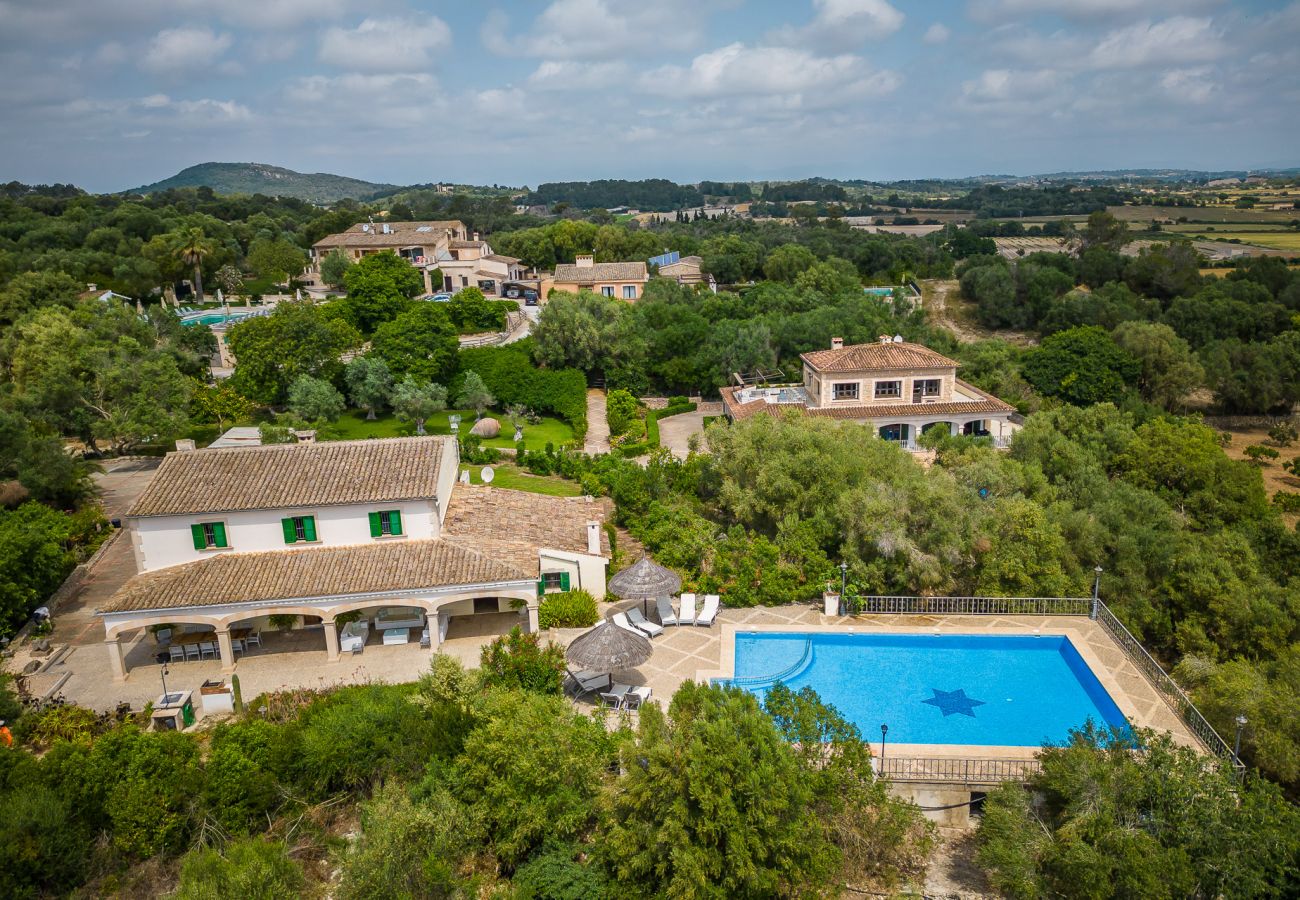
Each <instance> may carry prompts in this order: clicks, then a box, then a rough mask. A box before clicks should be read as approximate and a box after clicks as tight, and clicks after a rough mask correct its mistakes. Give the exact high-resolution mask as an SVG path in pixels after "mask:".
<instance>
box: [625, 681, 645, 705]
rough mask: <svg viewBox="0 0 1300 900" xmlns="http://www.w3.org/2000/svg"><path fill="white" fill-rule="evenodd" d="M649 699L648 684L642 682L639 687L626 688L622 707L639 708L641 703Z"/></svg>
mask: <svg viewBox="0 0 1300 900" xmlns="http://www.w3.org/2000/svg"><path fill="white" fill-rule="evenodd" d="M649 699H650V687H649V685H644V684H643V685H640V686H639V687H634V688H631V689H629V690H628V692H627V693H625V694H624V695H623V708H624V709H640V708H641V704H643V703H645V702H646V701H647V700H649Z"/></svg>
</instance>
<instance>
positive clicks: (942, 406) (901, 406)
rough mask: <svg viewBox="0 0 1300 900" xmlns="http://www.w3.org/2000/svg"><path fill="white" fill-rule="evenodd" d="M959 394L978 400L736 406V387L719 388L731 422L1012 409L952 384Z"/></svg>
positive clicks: (752, 403) (759, 402)
mask: <svg viewBox="0 0 1300 900" xmlns="http://www.w3.org/2000/svg"><path fill="white" fill-rule="evenodd" d="M956 384H957V386H958V387H960V388H961V389H962V390H963V391H965V392H967V393H970V394H974V395H976V396H978V397H979V398H980V399H978V400H958V401H953V402H949V403H858V404H854V405H853V406H828V407H821V408H809V407H806V406H801V405H798V404H794V403H779V404H778V403H768V402H767V401H765V400H751V401H750V402H748V403H737V402H736V399H735V394H736V391H738V390H740V388H739V387H725V388H722V389H721V391H720V393H721V394H722V404H723V408H724V409H725V410H726V412H727V414H728V415H730V416H731V418H733V419H748V418H749V417H750V416H753V415H760V414H761V415H769V416H775V415H780V414H781V413H782V412H783V411H785V410H787V409H789V410H794V411H795V412H797V413H801V414H806V415H810V416H821V417H823V418H827V419H885V418H889V417H891V416H898V417H902V416H948V415H955V416H966V415H976V414H978V413H1011V412H1015V411H1016V408H1015V407H1014V406H1012V405H1011V404H1009V403H1004V402H1003V401H1001V400H999V399H998V398H997V397H994V396H993V395H992V394H989V393H986V392H984V391H981V390H980V389H979V388H977V387H974V386H973V385H970V384H967V383H966V382H964V381H961V380H960V379H958V380H957V382H956Z"/></svg>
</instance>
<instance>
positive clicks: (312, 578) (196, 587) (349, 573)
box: [99, 540, 537, 613]
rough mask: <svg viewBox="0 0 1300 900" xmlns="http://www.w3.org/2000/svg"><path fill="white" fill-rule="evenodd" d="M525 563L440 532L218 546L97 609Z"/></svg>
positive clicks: (331, 590)
mask: <svg viewBox="0 0 1300 900" xmlns="http://www.w3.org/2000/svg"><path fill="white" fill-rule="evenodd" d="M536 578H537V565H536V562H535V561H534V564H533V566H532V568H531V569H522V568H520V567H517V566H514V565H511V564H510V563H509V562H506V561H504V560H500V559H493V558H489V557H488V556H486V555H484V554H482V553H476V552H474V551H472V550H470V549H467V548H466V547H464V546H461V545H459V544H453V543H449V542H447V541H440V540H421V541H398V540H392V541H382V542H376V543H373V544H358V545H355V546H348V547H312V548H310V549H298V550H271V551H266V552H263V553H217V554H214V555H212V556H210V557H208V558H207V559H202V560H199V561H198V562H192V563H185V564H184V565H179V566H171V567H169V568H166V569H159V570H157V571H154V572H146V573H144V574H143V575H137V576H135V577H134V578H132V579H131V580H130V581H128V582H127V583H126V584H124V585H123V586H122V587H121V588H120V589H119V590H118V591H117V593H115V594H113V596H112V597H110V598H109V600H108V602H107V603H106V604H104V606H102V607H101V608H100V609H99V612H100V613H113V612H134V611H139V610H152V609H178V608H181V607H189V606H213V605H222V604H230V603H257V602H261V601H267V600H305V599H310V598H322V597H337V596H347V595H349V594H368V593H383V592H388V591H413V590H424V589H428V588H436V587H452V586H461V585H471V584H494V583H498V582H503V581H534V580H536Z"/></svg>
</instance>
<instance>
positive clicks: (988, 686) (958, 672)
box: [732, 632, 1127, 747]
mask: <svg viewBox="0 0 1300 900" xmlns="http://www.w3.org/2000/svg"><path fill="white" fill-rule="evenodd" d="M777 678H779V680H780V681H782V682H783V683H784V684H785V685H786V686H787V687H789V688H791V689H792V690H796V691H797V690H799V689H800V688H803V687H806V686H808V687H812V688H813V689H814V690H815V691H817V693H818V694H819V695H820V696H821V698H822V700H823V701H825V702H827V703H830V704H831V705H833V706H835V707H836V708H837V709H838V710H839V711H840V713H842V714H843V715H844V716H845V718H847V719H849V720H850V721H852V722H854V723H855V724H856V725H857V726H858V728H859V729H860V730H861V731H862V734H863V736H864V737H865V738H867V739H868V740H879V739H880V726H881V724H882V723H883V724H885V725H888V726H889V736H888V740H889V742H890V743H891V744H892V743H900V744H980V745H994V746H1010V747H1037V746H1040V745H1042V744H1043V743H1044V741H1061V740H1064V739H1065V738H1066V737H1068V735H1069V731H1070V729H1071V728H1077V727H1079V726H1081V725H1083V724H1084V723H1085V722H1086V721H1087V720H1088V719H1092V720H1093V721H1094V722H1096V723H1098V724H1106V725H1113V726H1115V727H1119V728H1123V727H1126V726H1127V722H1126V721H1125V719H1124V715H1123V713H1121V712H1120V711H1119V707H1117V706H1116V705H1115V702H1114V701H1113V700H1111V698H1110V695H1109V694H1107V693H1106V689H1105V688H1103V687H1102V686H1101V683H1100V682H1098V681H1097V678H1096V676H1095V675H1093V673H1092V670H1090V669H1089V668H1088V665H1087V664H1086V663H1085V662H1084V661H1083V659H1082V657H1080V656H1079V653H1078V651H1077V650H1075V649H1074V645H1073V644H1071V643H1070V642H1069V640H1067V639H1066V638H1064V637H1060V636H1055V635H1044V636H1042V637H1032V636H1025V637H1019V636H993V635H942V636H936V635H918V634H833V633H831V634H800V633H788V632H781V633H767V632H765V633H748V634H747V633H744V632H740V633H737V634H736V668H735V677H734V679H732V681H733V683H734V684H735V685H736V686H738V687H742V688H744V689H746V690H748V691H751V692H753V693H755V694H758V695H759V696H762V695H764V694H766V693H767V690H768V689H769V688H770V687H771V686H772V684H773V683H774V682H775V680H777Z"/></svg>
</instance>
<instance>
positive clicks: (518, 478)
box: [464, 465, 582, 497]
mask: <svg viewBox="0 0 1300 900" xmlns="http://www.w3.org/2000/svg"><path fill="white" fill-rule="evenodd" d="M464 468H466V469H468V470H469V480H470V483H471V484H482V483H483V478H482V476H481V473H482V471H483V467H482V466H465V467H464ZM492 471H493V473H494V476H493V478H492V486H493V487H499V488H509V489H510V490H513V491H529V492H530V493H534V494H549V495H550V496H552V497H577V496H580V495H581V494H582V488H581V487H580V486H579V485H578V484H576V483H575V482H572V481H569V480H568V479H566V478H560V477H559V476H555V475H529V474H528V473H527V472H524V471H522V470H521V469H519V468H517V467H515V466H510V465H493V466H492Z"/></svg>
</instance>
